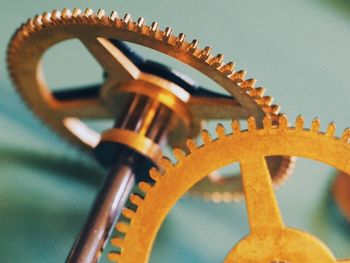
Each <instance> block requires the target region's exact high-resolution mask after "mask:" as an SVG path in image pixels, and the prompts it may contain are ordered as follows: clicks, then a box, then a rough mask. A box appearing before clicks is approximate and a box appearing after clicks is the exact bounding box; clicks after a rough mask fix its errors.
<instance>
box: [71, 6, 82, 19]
mask: <svg viewBox="0 0 350 263" xmlns="http://www.w3.org/2000/svg"><path fill="white" fill-rule="evenodd" d="M80 15H81V10H80V9H79V8H74V9H73V12H72V17H78V16H80Z"/></svg>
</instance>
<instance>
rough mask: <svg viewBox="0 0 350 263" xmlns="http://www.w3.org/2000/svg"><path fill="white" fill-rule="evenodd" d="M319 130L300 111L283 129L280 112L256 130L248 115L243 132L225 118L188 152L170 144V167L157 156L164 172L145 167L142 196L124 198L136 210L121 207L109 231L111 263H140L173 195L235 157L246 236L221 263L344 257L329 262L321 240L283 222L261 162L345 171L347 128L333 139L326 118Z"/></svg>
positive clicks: (348, 168)
mask: <svg viewBox="0 0 350 263" xmlns="http://www.w3.org/2000/svg"><path fill="white" fill-rule="evenodd" d="M319 129H320V121H319V120H318V119H315V120H314V121H313V122H312V125H311V127H310V129H307V128H304V120H303V117H302V116H298V117H297V119H296V121H295V126H289V125H288V120H287V117H286V116H285V115H280V116H279V119H278V123H277V125H273V124H272V121H271V119H270V118H268V117H265V118H264V120H263V128H258V127H257V123H256V121H255V119H254V118H253V117H250V118H249V119H248V130H246V131H242V130H241V128H240V123H239V121H233V122H232V133H229V134H227V133H226V131H225V128H224V127H223V126H222V125H220V124H219V125H218V126H217V128H216V135H217V138H215V139H213V138H212V137H211V136H210V135H209V133H208V132H207V131H205V130H204V131H203V132H202V133H201V136H202V139H203V142H204V144H203V145H201V146H198V145H197V144H196V142H195V141H194V140H188V141H187V146H188V150H189V154H187V155H186V154H185V153H184V152H183V151H182V150H179V149H175V150H174V155H175V156H176V158H177V163H176V164H173V163H172V162H171V161H170V160H169V159H167V158H164V159H162V165H163V168H164V170H165V172H163V173H161V172H159V171H158V170H157V169H151V170H150V175H151V177H152V178H153V179H154V181H155V183H154V184H153V185H151V184H148V183H140V185H139V187H140V189H141V190H142V191H143V193H144V195H142V196H139V195H132V196H131V197H130V201H131V202H132V203H133V204H134V205H135V206H136V207H137V209H134V210H132V209H125V210H124V212H123V214H124V216H125V217H126V218H128V219H129V220H130V221H128V222H125V221H123V222H119V223H118V224H117V226H116V229H117V231H119V232H121V233H123V234H124V235H123V236H119V237H116V238H114V239H112V244H113V245H114V246H116V247H118V248H119V251H120V252H112V253H110V255H109V258H110V259H111V260H112V261H114V262H119V263H121V262H122V263H125V262H130V263H135V262H138V263H142V262H148V260H149V256H150V253H151V249H152V245H153V243H154V240H155V237H156V235H157V232H158V230H159V228H160V226H161V224H162V222H163V220H164V219H165V217H166V216H167V214H168V213H169V211H170V210H171V208H172V207H173V206H174V205H175V203H176V202H177V201H178V200H179V199H180V198H181V196H183V195H184V194H185V193H186V192H187V191H188V190H189V189H190V188H191V186H193V185H194V184H195V183H197V182H199V181H200V180H201V179H202V178H204V177H205V176H206V175H207V174H209V173H210V172H212V171H213V170H216V169H218V168H220V167H223V166H226V165H228V164H231V163H234V162H239V163H240V167H241V171H242V178H243V187H244V193H245V200H246V207H247V212H248V220H249V226H250V233H249V234H248V235H247V236H246V237H244V238H243V239H242V240H241V241H239V242H238V244H236V245H235V246H234V247H233V248H232V250H230V251H229V252H228V254H227V255H226V258H225V260H224V261H225V262H227V263H233V262H234V263H253V262H254V263H272V262H298V263H299V262H300V263H301V262H307V263H331V262H343V263H344V262H347V263H348V262H350V260H349V259H347V260H345V259H343V260H337V259H336V258H335V257H334V255H333V254H332V252H331V251H330V250H329V249H328V248H327V247H326V245H325V244H323V243H322V242H321V241H320V240H318V239H317V238H316V237H314V236H312V235H311V234H309V233H306V232H303V231H301V230H296V229H293V228H290V227H287V226H285V225H284V223H283V219H282V216H281V214H280V211H279V207H278V204H277V201H276V198H275V195H274V192H273V188H272V183H271V178H270V174H269V171H268V169H267V164H266V161H265V157H266V156H276V155H282V156H300V157H304V158H308V159H312V160H316V161H320V162H323V163H326V164H328V165H331V166H333V167H335V168H337V169H339V170H342V171H344V172H346V173H347V174H350V165H349V159H350V143H349V139H350V129H346V130H345V131H344V133H343V135H342V137H341V138H337V137H335V125H334V123H331V124H329V125H328V128H327V131H326V132H324V133H323V132H320V131H319Z"/></svg>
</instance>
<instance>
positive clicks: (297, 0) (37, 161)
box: [0, 0, 350, 263]
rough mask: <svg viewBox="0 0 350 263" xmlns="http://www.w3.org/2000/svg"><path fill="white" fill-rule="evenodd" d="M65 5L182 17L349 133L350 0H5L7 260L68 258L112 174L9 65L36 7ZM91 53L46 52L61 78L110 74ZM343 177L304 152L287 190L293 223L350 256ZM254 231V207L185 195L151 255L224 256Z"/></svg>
mask: <svg viewBox="0 0 350 263" xmlns="http://www.w3.org/2000/svg"><path fill="white" fill-rule="evenodd" d="M63 7H69V8H71V9H73V8H74V7H80V8H81V9H85V8H86V7H91V8H93V9H94V10H96V11H97V10H98V8H104V9H105V10H106V11H108V12H110V11H111V10H113V9H114V10H117V11H118V13H119V14H121V15H123V14H124V13H125V12H129V13H130V14H132V16H133V17H135V18H136V17H138V16H143V17H145V19H146V21H147V22H148V23H151V22H152V21H153V20H157V21H159V22H160V24H161V26H162V28H165V27H166V26H169V25H171V26H173V28H174V31H175V32H177V33H179V32H182V31H183V32H185V33H186V34H187V36H191V37H193V38H198V39H199V40H200V45H201V46H206V45H210V46H212V47H213V49H214V52H220V53H223V54H225V58H226V61H229V60H231V59H232V60H234V61H235V62H236V64H237V67H238V68H240V69H245V70H247V71H248V76H249V77H254V78H256V79H258V84H259V85H262V86H264V87H266V88H267V93H268V94H269V95H273V96H274V97H275V103H277V104H280V105H282V111H283V112H285V113H287V114H288V115H289V116H290V119H294V118H295V117H296V116H297V115H298V114H299V113H302V114H303V115H304V116H305V119H306V123H310V122H311V120H312V119H313V118H314V117H316V116H317V117H319V118H320V119H321V123H322V128H323V129H325V127H326V124H327V123H328V122H330V121H336V123H337V127H338V134H340V133H341V131H342V130H343V129H344V128H346V127H347V126H348V125H349V124H350V118H349V114H348V112H349V103H348V101H349V99H350V88H349V87H350V79H349V61H350V52H349V47H350V2H349V1H331V0H329V1H328V0H327V1H326V0H323V1H316V0H314V1H312V0H309V1H303V0H294V1H281V0H267V1H236V0H220V1H209V0H201V1H186V0H178V1H160V0H159V1H158V0H157V1H156V0H151V1H136V0H130V1H62V0H61V1H43V0H40V1H39V0H36V1H33V0H28V1H4V0H1V1H0V21H1V23H0V48H1V50H0V262H16V263H19V262H63V261H64V259H65V257H66V255H67V253H68V251H69V248H70V246H71V244H72V242H73V240H74V238H75V236H76V234H77V233H78V231H79V229H80V227H81V225H82V224H83V222H84V219H85V217H86V215H87V213H88V210H89V207H90V205H91V203H92V201H93V198H94V195H95V194H96V191H97V189H98V185H99V183H100V181H101V178H102V177H103V174H104V172H103V171H102V170H100V169H99V168H98V167H97V165H96V164H94V162H93V161H92V160H90V159H89V158H88V157H87V156H85V155H84V154H81V153H80V152H79V151H78V150H76V149H75V148H73V147H71V146H70V145H67V144H66V143H65V142H63V141H62V140H61V139H60V138H58V137H56V136H55V135H54V134H53V133H52V132H50V131H49V130H47V129H46V127H44V125H42V124H41V123H40V122H39V121H38V120H37V119H36V118H35V117H34V116H33V115H32V113H31V112H30V111H29V110H28V109H27V108H26V107H25V106H24V104H23V102H22V101H21V100H20V99H19V98H18V96H17V95H16V94H15V92H14V90H13V87H12V83H11V81H10V79H9V77H8V73H7V70H6V63H5V56H6V46H7V43H8V41H9V39H10V37H11V35H12V33H13V32H14V31H15V30H16V28H17V27H18V26H19V25H20V24H21V23H22V22H24V21H26V19H27V18H29V17H33V16H34V15H35V14H38V13H42V12H43V11H49V10H52V9H54V8H57V9H62V8H63ZM145 54H147V55H148V56H152V57H153V56H154V55H153V54H154V53H152V52H149V51H145ZM85 55H86V52H84V51H82V50H81V49H79V46H78V44H77V43H74V44H63V45H60V46H58V47H57V48H53V50H52V53H51V54H50V53H49V54H48V55H47V57H45V59H44V64H45V65H47V69H46V73H47V75H48V81H49V83H50V84H52V85H53V86H56V87H61V86H64V85H78V84H86V83H92V82H94V81H96V80H99V79H100V78H101V70H100V69H99V67H98V66H97V65H96V63H95V62H94V61H93V60H92V59H91V58H89V57H86V56H85ZM156 59H159V60H162V61H164V62H168V61H169V60H168V59H166V58H164V57H162V56H159V55H156ZM169 63H170V64H172V65H176V66H177V63H175V62H173V61H170V62H169ZM179 67H180V68H181V69H182V70H183V71H185V72H187V68H183V67H182V66H179ZM188 72H189V74H190V73H191V74H190V75H192V71H188ZM193 76H194V77H195V78H196V79H197V80H198V81H199V82H203V83H205V84H206V85H207V86H209V87H212V88H213V89H216V88H217V87H215V85H212V82H210V81H208V80H206V79H204V78H203V77H201V76H200V74H197V73H193ZM209 128H210V129H212V126H210V127H209ZM334 174H335V172H334V170H333V169H331V168H330V167H328V166H325V165H323V164H319V163H315V162H311V161H308V160H301V159H299V161H298V162H297V166H296V169H295V172H294V175H293V176H292V177H291V178H290V179H289V180H288V182H287V183H286V184H285V186H283V187H282V188H281V189H280V190H279V191H278V193H277V197H278V200H279V202H280V206H281V210H282V213H283V216H284V219H285V221H286V223H287V224H288V225H290V226H293V227H296V228H300V229H304V230H306V231H309V232H311V233H313V234H315V235H316V236H318V237H319V238H320V239H322V240H323V241H324V242H325V243H326V244H327V245H328V246H329V247H330V248H331V249H332V250H333V252H334V253H335V255H336V256H338V257H350V249H349V248H350V227H349V225H348V224H346V223H345V222H344V220H343V219H342V218H341V216H340V215H339V213H338V211H337V209H336V208H335V206H334V204H333V203H332V201H331V200H330V198H329V187H330V183H331V180H332V177H333V176H334ZM247 233H248V226H247V221H246V212H245V207H244V204H242V203H241V204H220V205H214V204H210V203H204V202H201V201H198V200H192V199H189V198H184V199H183V200H181V201H180V202H179V203H178V204H177V205H176V207H175V208H174V209H173V211H172V212H171V214H170V215H169V217H168V218H167V220H166V221H165V223H164V224H163V226H162V229H161V231H160V233H159V235H158V239H157V243H156V246H155V249H154V251H153V254H152V260H151V262H169V263H172V262H221V261H222V259H223V258H224V256H225V254H226V253H227V251H228V250H229V249H230V248H231V247H232V246H233V245H234V244H235V243H236V242H237V241H238V240H239V239H240V238H242V237H243V236H244V235H245V234H247ZM103 262H106V261H104V260H103Z"/></svg>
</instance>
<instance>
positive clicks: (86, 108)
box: [55, 99, 113, 119]
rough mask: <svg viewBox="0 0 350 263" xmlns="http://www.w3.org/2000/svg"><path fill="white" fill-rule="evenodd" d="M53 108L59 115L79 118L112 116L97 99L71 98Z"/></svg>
mask: <svg viewBox="0 0 350 263" xmlns="http://www.w3.org/2000/svg"><path fill="white" fill-rule="evenodd" d="M55 110H56V112H57V114H58V115H59V116H61V117H75V118H81V119H106V118H111V117H113V115H112V113H111V112H110V111H108V110H107V108H106V107H104V106H103V105H102V104H101V103H100V101H99V100H98V99H81V100H71V101H65V102H62V103H59V104H58V105H57V106H56V107H55Z"/></svg>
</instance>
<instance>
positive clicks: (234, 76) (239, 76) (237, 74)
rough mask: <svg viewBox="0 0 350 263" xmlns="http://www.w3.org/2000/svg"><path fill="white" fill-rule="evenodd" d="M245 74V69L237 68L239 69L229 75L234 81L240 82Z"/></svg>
mask: <svg viewBox="0 0 350 263" xmlns="http://www.w3.org/2000/svg"><path fill="white" fill-rule="evenodd" d="M246 74H247V72H246V71H245V70H239V71H236V72H234V73H233V74H232V75H231V76H230V79H232V80H233V81H234V82H236V83H240V82H242V81H243V80H244V78H245V75H246Z"/></svg>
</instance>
